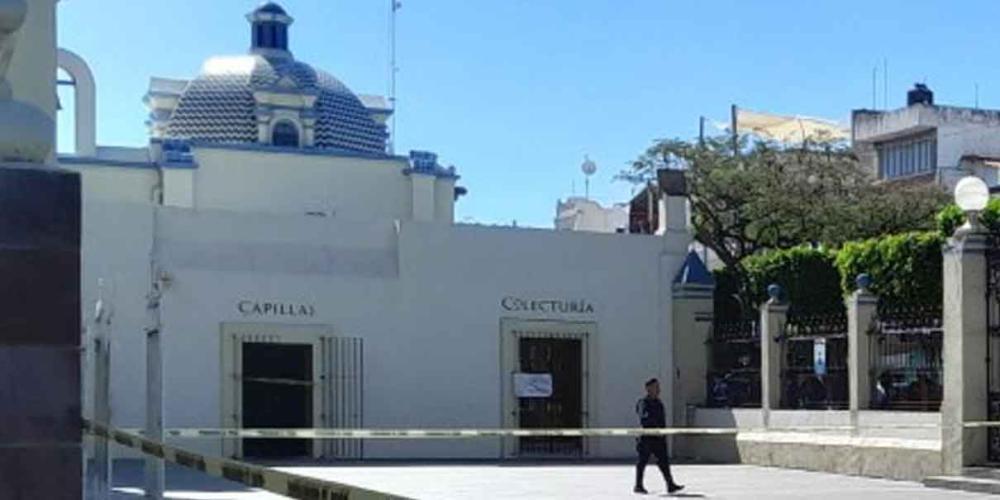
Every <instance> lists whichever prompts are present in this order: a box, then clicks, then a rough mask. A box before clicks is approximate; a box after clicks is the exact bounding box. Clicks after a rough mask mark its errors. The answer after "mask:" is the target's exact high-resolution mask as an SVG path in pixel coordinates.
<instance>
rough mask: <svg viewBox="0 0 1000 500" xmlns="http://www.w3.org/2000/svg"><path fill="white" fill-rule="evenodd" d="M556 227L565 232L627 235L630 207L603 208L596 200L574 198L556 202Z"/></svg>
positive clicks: (620, 205)
mask: <svg viewBox="0 0 1000 500" xmlns="http://www.w3.org/2000/svg"><path fill="white" fill-rule="evenodd" d="M555 227H556V229H559V230H563V231H592V232H596V233H625V232H628V207H627V205H626V204H624V203H616V204H614V205H612V206H610V207H602V206H601V204H600V203H598V202H596V201H594V200H591V199H588V198H583V197H579V196H573V197H570V198H567V199H566V201H562V200H559V201H557V202H556V220H555Z"/></svg>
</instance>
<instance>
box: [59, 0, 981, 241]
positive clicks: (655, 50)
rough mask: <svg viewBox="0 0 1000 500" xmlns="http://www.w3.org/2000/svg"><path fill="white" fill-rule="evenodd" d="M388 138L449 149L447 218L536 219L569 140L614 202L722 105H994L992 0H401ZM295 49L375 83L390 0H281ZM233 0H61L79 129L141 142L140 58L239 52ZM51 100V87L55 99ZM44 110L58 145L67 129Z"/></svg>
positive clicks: (241, 43)
mask: <svg viewBox="0 0 1000 500" xmlns="http://www.w3.org/2000/svg"><path fill="white" fill-rule="evenodd" d="M402 1H403V7H402V9H401V10H400V11H399V18H398V19H399V31H398V57H399V67H400V73H399V76H398V95H399V114H398V128H399V135H398V138H397V151H408V150H410V149H427V150H432V151H435V152H437V153H438V154H439V155H440V158H441V160H442V162H444V163H446V164H454V165H455V166H456V167H457V168H458V169H459V173H460V174H461V175H462V180H461V181H460V182H461V184H462V185H465V186H466V187H468V188H469V195H468V196H467V197H465V198H463V199H462V200H461V201H460V202H459V205H458V214H457V218H458V219H459V220H475V221H478V222H485V223H510V222H511V221H514V220H516V221H517V222H518V224H519V225H530V226H540V227H550V226H551V225H552V218H553V216H554V210H555V202H556V200H557V199H558V198H561V197H566V196H568V195H570V194H571V191H572V188H573V184H574V182H575V184H576V191H577V193H578V194H582V192H583V179H582V174H580V170H579V166H580V163H581V162H582V160H583V156H584V154H589V155H590V157H591V158H592V159H594V160H595V161H596V162H597V164H598V168H599V170H598V173H597V174H596V175H595V176H594V178H593V180H592V182H591V195H592V197H593V198H595V199H597V200H599V201H601V202H603V203H610V202H617V201H625V200H627V199H628V198H629V194H630V187H629V186H628V185H625V184H622V183H618V182H613V181H612V177H613V175H614V174H615V173H616V172H617V171H618V170H619V169H620V168H622V167H624V166H626V165H627V164H628V162H629V160H631V159H632V158H634V157H635V156H636V155H637V154H638V153H640V152H641V151H642V150H643V149H644V148H646V147H647V146H648V145H649V144H650V143H651V141H652V140H654V139H656V138H661V137H693V136H695V135H696V134H697V126H698V117H699V116H701V115H706V116H708V117H710V118H712V119H715V120H717V121H724V120H726V118H727V114H728V110H729V105H730V104H731V103H736V104H738V105H741V106H745V107H747V108H751V109H755V110H762V111H771V112H777V113H794V114H803V115H810V116H820V117H828V118H832V119H837V120H841V121H844V122H845V123H846V121H847V118H848V117H849V115H850V110H851V109H854V108H860V107H871V104H872V80H871V79H872V68H873V67H875V66H879V67H880V69H879V72H880V76H879V81H878V85H877V87H878V96H877V100H878V105H879V107H881V106H882V105H883V104H882V103H883V100H884V96H883V90H882V89H883V82H882V79H881V71H882V70H881V66H882V63H883V60H887V61H888V69H889V71H888V74H889V80H888V88H889V94H888V104H889V106H890V107H898V106H900V105H902V104H903V103H904V101H905V91H906V89H907V88H908V87H909V86H911V85H912V84H913V82H915V81H926V82H927V84H928V85H929V86H930V87H931V88H932V90H934V91H935V94H936V95H935V98H936V101H937V102H938V103H942V104H954V105H963V106H971V105H973V102H974V95H975V85H976V83H978V85H979V103H980V106H982V107H995V108H996V107H1000V64H997V61H998V55H997V54H1000V50H998V49H1000V37H997V36H996V35H995V34H994V30H992V29H991V28H990V27H989V26H988V23H987V22H986V21H987V20H990V19H995V18H996V17H997V15H998V14H1000V2H995V1H992V0H967V1H962V2H945V1H943V0H942V1H930V0H908V1H903V0H879V1H871V0H867V1H855V0H838V1H801V0H797V1H779V0H770V1H767V0H762V1H754V2H748V1H745V0H744V1H738V0H716V1H714V2H694V1H676V0H575V1H571V0H498V1H484V0H475V1H470V0H402ZM281 3H282V5H284V6H285V8H286V10H288V11H289V13H290V14H291V15H292V16H293V17H295V18H296V23H295V24H294V26H293V27H292V32H291V48H292V51H293V52H294V54H295V56H296V57H297V58H298V59H300V60H303V61H307V62H309V63H310V64H313V65H314V66H317V67H320V68H323V69H325V70H327V71H329V72H331V73H333V74H334V75H336V76H337V77H339V78H340V79H341V80H342V81H344V82H345V83H346V84H347V85H348V86H349V87H351V88H352V89H353V90H354V91H355V92H359V93H384V92H385V91H386V88H387V69H386V67H387V62H386V60H387V11H388V4H389V0H283V1H282V2H281ZM256 4H257V2H256V1H252V0H158V1H156V2H152V1H149V0H64V1H62V2H61V3H60V4H59V16H60V17H59V44H60V46H63V47H66V48H68V49H70V50H73V51H74V52H77V53H78V54H80V55H81V56H83V57H84V58H85V59H87V60H88V62H89V63H90V65H91V68H92V69H93V71H94V73H95V76H96V79H97V84H98V122H99V124H98V142H99V143H100V144H102V145H141V144H143V143H144V142H145V141H146V130H145V126H144V124H143V122H144V120H145V118H146V116H145V115H146V111H145V108H144V106H143V105H142V102H141V98H142V95H143V94H144V93H145V91H146V88H147V86H148V81H149V77H150V76H154V75H155V76H166V77H190V76H193V75H195V74H196V73H197V71H198V68H199V67H200V65H201V62H202V61H203V60H204V59H206V58H207V57H209V56H212V55H219V54H238V53H243V52H245V51H246V48H247V46H248V44H249V30H248V28H247V23H246V21H245V20H244V18H243V15H244V14H245V13H246V12H248V11H250V10H251V9H252V8H253V7H254V6H255V5H256ZM63 98H64V99H68V97H67V96H64V97H63ZM66 115H67V116H64V117H62V119H61V121H60V144H61V146H60V148H61V149H65V148H66V145H67V144H69V142H68V141H70V140H71V139H70V138H69V134H68V133H67V132H68V130H66V129H67V128H68V127H65V126H63V125H64V124H65V121H66V120H65V118H67V117H68V115H69V113H68V112H67V113H66Z"/></svg>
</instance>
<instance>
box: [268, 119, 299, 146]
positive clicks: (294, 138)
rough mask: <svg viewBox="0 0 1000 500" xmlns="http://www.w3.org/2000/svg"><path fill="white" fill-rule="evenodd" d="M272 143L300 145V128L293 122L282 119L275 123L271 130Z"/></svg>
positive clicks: (277, 144)
mask: <svg viewBox="0 0 1000 500" xmlns="http://www.w3.org/2000/svg"><path fill="white" fill-rule="evenodd" d="M271 144H273V145H275V146H284V147H290V148H297V147H299V129H297V128H295V125H294V124H292V122H288V121H280V122H278V123H275V124H274V130H273V131H272V132H271Z"/></svg>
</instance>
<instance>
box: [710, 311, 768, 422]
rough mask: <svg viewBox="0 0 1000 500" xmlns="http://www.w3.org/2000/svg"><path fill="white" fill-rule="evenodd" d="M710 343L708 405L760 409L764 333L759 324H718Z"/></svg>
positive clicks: (745, 321) (749, 321)
mask: <svg viewBox="0 0 1000 500" xmlns="http://www.w3.org/2000/svg"><path fill="white" fill-rule="evenodd" d="M708 343H709V365H708V366H709V369H708V374H707V377H708V380H707V382H708V383H707V384H706V387H707V388H708V394H707V396H706V403H707V405H708V406H711V407H717V408H739V407H742V408H760V333H759V330H758V325H757V321H756V320H753V319H747V320H741V321H733V322H719V321H717V322H714V323H713V324H712V335H711V336H710V337H709V340H708Z"/></svg>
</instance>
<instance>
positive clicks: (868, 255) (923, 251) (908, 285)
mask: <svg viewBox="0 0 1000 500" xmlns="http://www.w3.org/2000/svg"><path fill="white" fill-rule="evenodd" d="M944 243H945V238H944V237H943V236H941V235H940V234H938V233H933V232H924V233H904V234H897V235H891V236H885V237H882V238H875V239H870V240H865V241H856V242H850V243H847V244H845V245H844V247H843V248H841V249H840V251H839V252H837V259H836V265H837V269H838V271H839V274H840V277H841V278H840V280H841V281H840V282H841V288H842V290H843V291H844V293H850V292H852V291H853V290H854V288H855V284H854V280H855V277H856V276H857V275H858V274H862V273H866V274H868V275H869V276H871V278H872V284H871V289H872V292H873V293H875V294H876V295H877V296H878V297H879V298H880V299H881V300H882V301H884V302H887V303H890V304H906V305H913V306H917V305H921V306H933V305H937V306H940V304H941V300H942V293H943V292H942V277H943V274H942V273H943V271H942V268H941V265H942V260H941V247H942V245H943V244H944Z"/></svg>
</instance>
